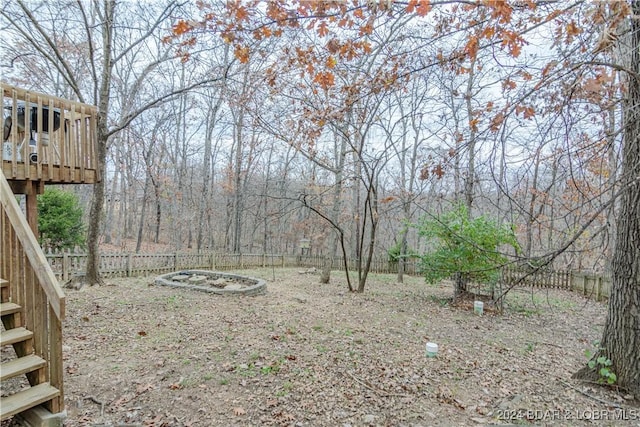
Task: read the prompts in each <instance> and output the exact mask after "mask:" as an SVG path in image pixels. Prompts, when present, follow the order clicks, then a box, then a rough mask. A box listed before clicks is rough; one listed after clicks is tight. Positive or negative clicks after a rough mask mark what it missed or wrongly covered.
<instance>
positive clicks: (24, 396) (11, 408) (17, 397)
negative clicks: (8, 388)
mask: <svg viewBox="0 0 640 427" xmlns="http://www.w3.org/2000/svg"><path fill="white" fill-rule="evenodd" d="M58 395H60V391H59V390H58V389H57V388H55V387H53V386H51V385H50V384H49V383H43V384H38V385H36V386H33V387H29V388H28V389H25V390H22V391H19V392H18V393H15V394H12V395H11V396H8V397H3V398H0V420H5V419H7V418H9V417H11V416H12V415H15V414H19V413H20V412H23V411H26V410H27V409H30V408H33V407H34V406H38V405H39V404H41V403H44V402H47V401H49V400H51V399H53V398H54V397H56V396H58Z"/></svg>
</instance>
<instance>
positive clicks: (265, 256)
mask: <svg viewBox="0 0 640 427" xmlns="http://www.w3.org/2000/svg"><path fill="white" fill-rule="evenodd" d="M266 266H267V254H262V268H265V267H266Z"/></svg>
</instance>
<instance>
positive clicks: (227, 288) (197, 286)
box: [155, 270, 267, 295]
mask: <svg viewBox="0 0 640 427" xmlns="http://www.w3.org/2000/svg"><path fill="white" fill-rule="evenodd" d="M155 284H156V285H162V286H172V287H174V288H186V289H192V290H195V291H201V292H209V293H212V294H218V295H260V294H263V293H265V292H266V290H267V283H266V282H265V281H264V280H262V279H256V278H254V277H247V276H240V275H238V274H230V273H221V272H219V271H209V270H181V271H175V272H173V273H168V274H163V275H162V276H158V277H156V280H155Z"/></svg>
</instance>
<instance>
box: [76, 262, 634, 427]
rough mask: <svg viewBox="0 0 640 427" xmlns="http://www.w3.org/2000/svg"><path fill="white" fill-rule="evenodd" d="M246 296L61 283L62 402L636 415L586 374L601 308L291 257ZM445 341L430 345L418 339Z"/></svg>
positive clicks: (290, 411)
mask: <svg viewBox="0 0 640 427" xmlns="http://www.w3.org/2000/svg"><path fill="white" fill-rule="evenodd" d="M233 273H237V274H244V275H249V276H254V277H260V278H262V279H265V280H267V292H266V294H264V295H259V296H255V297H242V296H218V295H212V294H206V293H199V292H196V291H190V290H184V289H174V288H169V287H161V286H155V285H152V283H153V277H149V278H136V279H108V280H107V281H106V285H105V286H94V287H84V288H82V289H81V290H80V291H72V290H70V291H67V313H68V314H67V319H66V320H65V324H64V335H65V339H64V364H65V401H66V406H67V412H68V419H67V420H66V422H65V425H67V426H69V427H71V426H73V427H75V426H105V427H106V426H129V425H132V426H135V425H138V426H155V427H159V426H258V425H260V426H262V425H265V426H268V425H275V426H367V425H376V426H377V425H380V426H439V425H441V426H467V425H471V426H473V425H483V424H496V425H499V424H530V423H531V424H535V425H567V426H574V425H625V426H629V425H632V426H640V407H638V403H637V401H634V400H632V396H629V395H625V393H624V391H622V390H616V389H614V388H609V389H605V388H603V387H600V386H598V385H595V384H585V383H580V382H577V381H575V380H572V379H571V374H572V373H573V372H575V371H576V370H578V368H580V367H581V366H583V365H584V364H585V363H586V362H587V358H586V356H585V350H587V349H593V348H594V341H596V340H597V339H599V338H600V333H601V330H602V327H603V324H604V319H605V314H606V305H605V304H604V303H597V302H594V301H590V300H587V299H585V298H583V297H582V296H580V295H577V294H573V293H569V292H565V291H551V290H549V291H547V290H535V291H532V290H530V289H522V290H515V291H513V292H512V293H510V294H509V297H508V305H507V307H506V312H505V313H504V314H503V315H496V314H495V313H485V315H483V316H478V315H474V313H473V311H472V309H471V308H470V307H469V308H466V307H465V308H460V307H452V306H451V305H450V304H449V303H448V297H450V296H451V293H452V289H451V287H450V286H445V285H443V286H430V285H426V284H425V283H424V282H423V279H421V278H418V277H411V278H407V279H406V280H405V282H406V283H404V284H397V283H396V280H395V276H392V275H373V276H371V278H370V280H369V283H368V286H367V289H366V291H365V293H364V294H351V293H349V292H348V291H347V290H346V285H345V279H344V277H343V275H342V274H341V273H334V274H333V276H332V283H331V284H329V285H320V284H318V276H316V275H313V274H300V272H299V271H298V270H275V271H273V270H270V269H263V270H251V271H234V272H233ZM427 341H433V342H436V343H438V344H439V354H438V356H437V357H436V358H427V357H426V356H425V344H426V342H427Z"/></svg>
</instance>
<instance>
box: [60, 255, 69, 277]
mask: <svg viewBox="0 0 640 427" xmlns="http://www.w3.org/2000/svg"><path fill="white" fill-rule="evenodd" d="M62 280H63V281H65V282H66V281H67V280H69V255H67V253H66V252H65V253H63V254H62Z"/></svg>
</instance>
